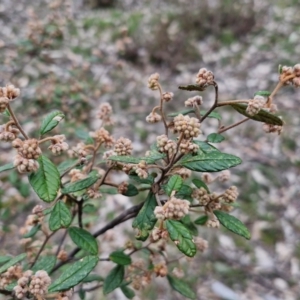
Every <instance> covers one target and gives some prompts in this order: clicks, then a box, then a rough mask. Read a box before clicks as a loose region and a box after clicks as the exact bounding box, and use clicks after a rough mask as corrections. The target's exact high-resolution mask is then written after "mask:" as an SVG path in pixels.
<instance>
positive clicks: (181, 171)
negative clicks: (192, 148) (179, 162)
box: [172, 167, 192, 180]
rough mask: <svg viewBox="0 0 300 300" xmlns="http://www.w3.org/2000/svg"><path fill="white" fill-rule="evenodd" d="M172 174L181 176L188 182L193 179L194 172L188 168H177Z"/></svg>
mask: <svg viewBox="0 0 300 300" xmlns="http://www.w3.org/2000/svg"><path fill="white" fill-rule="evenodd" d="M172 174H176V175H179V176H180V177H181V178H182V179H183V180H186V179H188V178H190V177H191V175H192V171H191V170H189V169H187V168H184V167H182V168H176V169H174V170H173V171H172Z"/></svg>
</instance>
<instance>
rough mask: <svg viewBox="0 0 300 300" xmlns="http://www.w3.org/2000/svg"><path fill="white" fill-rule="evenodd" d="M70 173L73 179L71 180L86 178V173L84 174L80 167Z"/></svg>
mask: <svg viewBox="0 0 300 300" xmlns="http://www.w3.org/2000/svg"><path fill="white" fill-rule="evenodd" d="M69 175H70V176H71V180H70V181H71V182H75V181H78V180H81V179H84V178H86V174H83V173H82V172H81V170H79V169H72V170H70V172H69Z"/></svg>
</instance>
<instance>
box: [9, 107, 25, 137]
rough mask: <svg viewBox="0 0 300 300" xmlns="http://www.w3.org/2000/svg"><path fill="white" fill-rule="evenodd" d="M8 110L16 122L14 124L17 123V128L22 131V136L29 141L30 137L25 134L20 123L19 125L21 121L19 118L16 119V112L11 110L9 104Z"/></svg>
mask: <svg viewBox="0 0 300 300" xmlns="http://www.w3.org/2000/svg"><path fill="white" fill-rule="evenodd" d="M7 109H8V111H9V113H10V116H11V117H12V119H13V120H14V123H15V125H16V127H17V128H18V129H19V130H20V132H21V133H22V135H23V136H24V138H25V139H26V140H28V139H29V137H28V135H27V134H26V133H25V132H24V130H23V128H22V126H21V125H20V123H19V121H18V120H17V118H16V116H15V114H14V112H13V111H12V109H11V107H10V105H9V103H8V104H7Z"/></svg>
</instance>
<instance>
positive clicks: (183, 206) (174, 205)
mask: <svg viewBox="0 0 300 300" xmlns="http://www.w3.org/2000/svg"><path fill="white" fill-rule="evenodd" d="M189 208H190V202H189V201H187V200H182V199H177V198H175V197H171V198H170V200H169V201H167V202H166V203H165V204H164V206H156V207H155V209H154V214H155V216H156V218H157V219H161V220H166V219H174V220H180V219H181V218H183V217H184V216H185V215H187V214H188V213H189Z"/></svg>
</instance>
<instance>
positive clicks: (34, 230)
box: [23, 224, 41, 238]
mask: <svg viewBox="0 0 300 300" xmlns="http://www.w3.org/2000/svg"><path fill="white" fill-rule="evenodd" d="M40 229H41V224H37V225H35V226H33V227H32V228H31V229H30V231H29V232H27V233H26V234H24V235H23V238H30V237H33V236H35V234H36V233H37V232H38V231H39V230H40Z"/></svg>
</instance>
